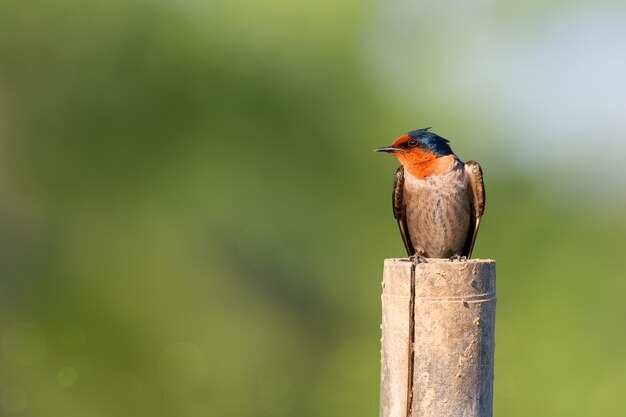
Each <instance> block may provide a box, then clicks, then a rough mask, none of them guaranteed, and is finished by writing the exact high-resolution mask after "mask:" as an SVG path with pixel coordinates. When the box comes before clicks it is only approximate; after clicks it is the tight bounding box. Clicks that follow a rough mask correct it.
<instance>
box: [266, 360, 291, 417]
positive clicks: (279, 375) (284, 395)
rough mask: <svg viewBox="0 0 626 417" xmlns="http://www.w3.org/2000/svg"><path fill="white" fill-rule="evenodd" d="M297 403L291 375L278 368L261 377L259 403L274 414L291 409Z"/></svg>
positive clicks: (284, 412) (283, 412) (281, 413)
mask: <svg viewBox="0 0 626 417" xmlns="http://www.w3.org/2000/svg"><path fill="white" fill-rule="evenodd" d="M294 403H295V392H294V387H293V384H292V382H291V379H290V378H289V376H288V375H287V374H286V373H284V372H282V371H280V370H277V369H273V370H271V371H268V372H266V373H265V374H263V375H262V376H261V378H260V379H259V404H260V405H261V408H262V409H263V410H265V411H267V412H268V413H270V414H273V415H283V414H286V413H288V412H289V411H291V409H292V408H293V406H294Z"/></svg>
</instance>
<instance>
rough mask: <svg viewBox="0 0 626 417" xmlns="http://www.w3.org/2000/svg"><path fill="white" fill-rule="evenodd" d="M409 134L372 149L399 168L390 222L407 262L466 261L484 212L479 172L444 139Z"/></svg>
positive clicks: (423, 131) (426, 132)
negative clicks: (390, 158) (397, 231)
mask: <svg viewBox="0 0 626 417" xmlns="http://www.w3.org/2000/svg"><path fill="white" fill-rule="evenodd" d="M430 129H431V128H430V127H427V128H423V129H417V130H412V131H410V132H408V133H406V134H404V135H402V136H400V137H398V138H397V139H396V140H394V141H393V143H392V144H391V145H390V146H383V147H380V148H376V149H374V150H375V151H376V152H386V153H390V154H392V155H393V156H395V157H396V158H397V159H398V161H399V162H400V164H401V165H400V167H399V168H398V169H397V170H396V173H395V175H394V182H393V195H392V203H393V216H394V217H395V219H396V220H397V222H398V227H399V228H400V234H401V235H402V240H403V242H404V246H405V248H406V251H407V254H408V256H409V257H410V258H413V259H414V260H417V261H418V262H427V258H447V259H450V260H467V259H469V258H470V257H471V256H472V251H473V249H474V243H475V242H476V235H477V234H478V228H479V226H480V220H481V218H482V215H483V212H484V210H485V187H484V183H483V172H482V168H481V167H480V165H479V164H478V162H476V161H467V162H463V161H461V160H460V159H459V158H458V157H457V156H456V155H455V154H454V152H453V151H452V149H451V148H450V145H449V141H448V140H447V139H444V138H442V137H441V136H439V135H437V134H435V133H433V132H430V131H429V130H430Z"/></svg>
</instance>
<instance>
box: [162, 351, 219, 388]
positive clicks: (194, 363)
mask: <svg viewBox="0 0 626 417" xmlns="http://www.w3.org/2000/svg"><path fill="white" fill-rule="evenodd" d="M157 367H158V370H159V378H160V380H161V383H162V384H163V385H164V386H165V387H166V388H169V389H170V390H172V391H174V392H178V393H181V394H183V393H186V392H190V391H193V390H195V389H197V388H199V387H200V386H201V385H202V384H203V383H204V380H205V379H206V377H207V373H208V370H209V363H208V360H207V358H206V355H205V354H204V352H202V350H201V349H200V348H199V347H198V346H196V345H194V344H192V343H173V344H171V345H169V346H168V347H167V349H165V350H164V351H163V353H161V356H159V359H158V362H157Z"/></svg>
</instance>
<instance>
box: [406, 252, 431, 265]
mask: <svg viewBox="0 0 626 417" xmlns="http://www.w3.org/2000/svg"><path fill="white" fill-rule="evenodd" d="M424 255H426V252H424V251H423V250H418V251H417V252H415V254H414V255H413V256H410V257H409V260H410V261H411V262H413V263H414V264H415V265H417V264H426V263H428V260H427V259H426V256H424Z"/></svg>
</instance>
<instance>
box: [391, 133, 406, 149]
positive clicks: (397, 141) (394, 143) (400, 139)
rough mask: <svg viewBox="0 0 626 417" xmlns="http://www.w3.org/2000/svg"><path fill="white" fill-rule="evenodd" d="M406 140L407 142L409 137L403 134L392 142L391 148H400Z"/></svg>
mask: <svg viewBox="0 0 626 417" xmlns="http://www.w3.org/2000/svg"><path fill="white" fill-rule="evenodd" d="M407 140H409V135H407V134H404V135H402V136H400V137H398V138H397V139H396V140H394V141H393V143H392V144H391V146H393V147H394V148H395V147H398V146H400V144H401V143H404V142H406V141H407Z"/></svg>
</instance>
